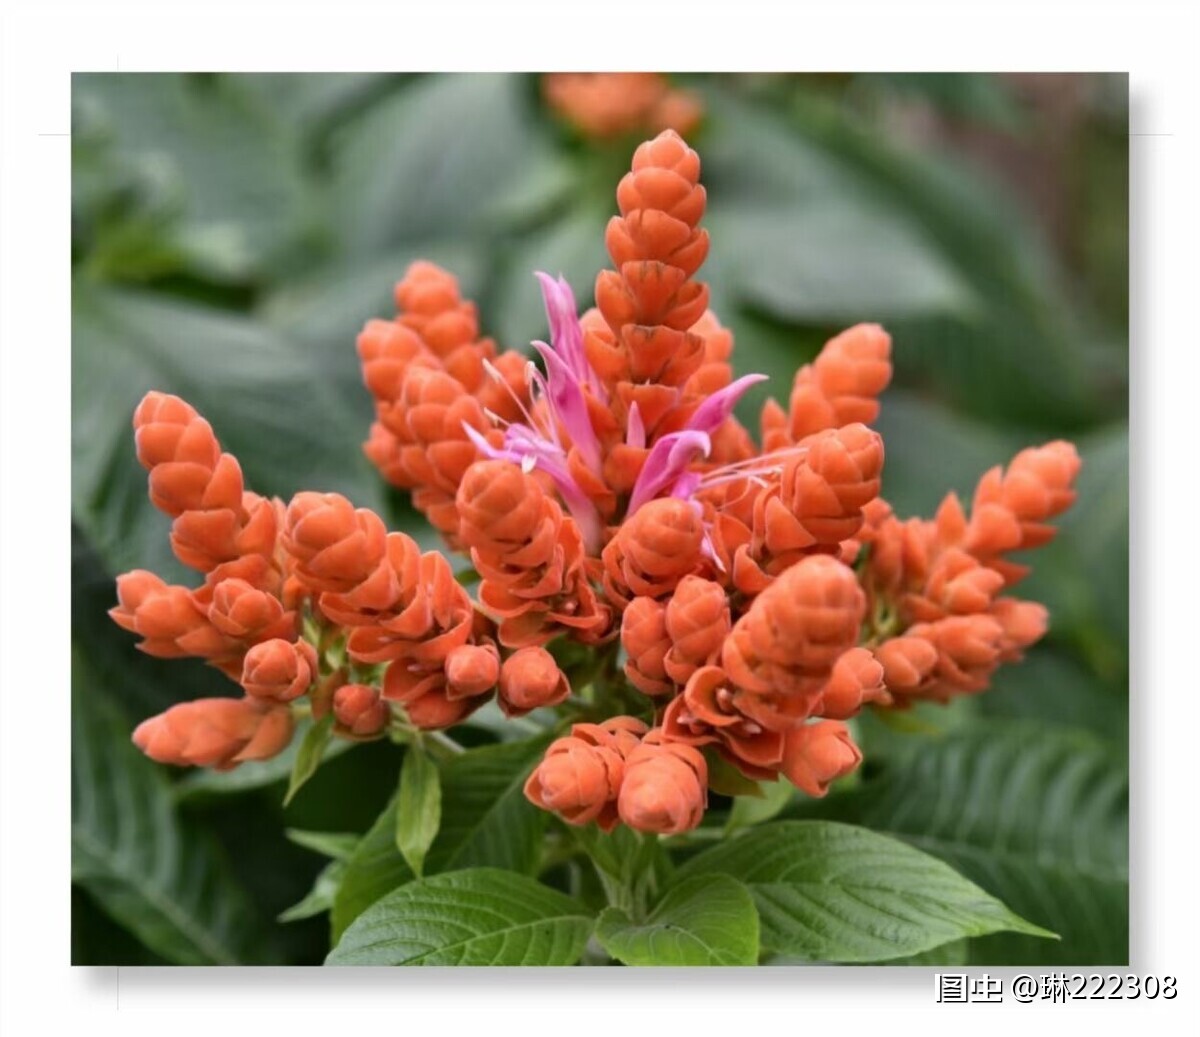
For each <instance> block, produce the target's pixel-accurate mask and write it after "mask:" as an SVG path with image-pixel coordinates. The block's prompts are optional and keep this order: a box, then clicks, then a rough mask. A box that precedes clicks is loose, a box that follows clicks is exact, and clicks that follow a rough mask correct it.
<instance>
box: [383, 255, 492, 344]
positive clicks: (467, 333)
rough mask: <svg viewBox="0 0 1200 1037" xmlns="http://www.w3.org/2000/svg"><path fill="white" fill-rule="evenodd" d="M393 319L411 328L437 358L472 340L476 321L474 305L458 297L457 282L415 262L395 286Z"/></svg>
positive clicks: (432, 265)
mask: <svg viewBox="0 0 1200 1037" xmlns="http://www.w3.org/2000/svg"><path fill="white" fill-rule="evenodd" d="M395 298H396V307H397V309H399V310H400V316H399V317H398V318H397V320H398V321H399V322H400V323H402V324H404V325H405V326H406V327H409V328H412V329H413V330H414V331H416V332H417V334H419V335H420V336H421V338H422V339H424V340H425V343H426V344H427V345H428V346H429V348H430V349H431V350H433V352H434V353H436V354H437V355H438V356H440V357H446V356H449V355H450V354H451V353H452V352H453V351H454V350H456V349H458V348H459V347H461V346H464V345H467V344H468V343H472V342H474V341H475V339H476V337H477V336H478V334H479V322H478V319H477V316H476V311H475V304H474V303H470V302H465V301H464V300H463V298H462V296H461V295H460V294H459V287H458V279H457V278H456V277H455V276H454V275H453V274H451V273H450V272H449V271H447V270H443V269H442V268H441V267H440V266H438V265H437V264H436V263H430V262H428V261H427V260H418V261H417V262H415V263H412V264H411V265H410V266H409V268H408V269H407V270H406V271H405V273H404V278H403V280H401V281H399V282H398V283H397V284H396V288H395Z"/></svg>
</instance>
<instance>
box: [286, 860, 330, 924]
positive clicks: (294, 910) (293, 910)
mask: <svg viewBox="0 0 1200 1037" xmlns="http://www.w3.org/2000/svg"><path fill="white" fill-rule="evenodd" d="M345 873H346V862H345V861H343V860H333V861H330V862H329V863H328V864H326V865H325V867H324V868H322V869H321V871H320V873H319V874H318V875H317V878H316V881H315V882H314V883H313V888H312V889H311V890H310V891H309V892H308V893H307V894H306V895H305V897H304V899H303V900H301V901H300V902H299V903H296V904H293V905H292V906H291V907H289V908H288V909H287V910H286V911H284V912H282V913H281V914H280V915H279V921H281V922H299V921H302V920H303V919H305V918H312V917H314V916H315V915H319V914H323V913H324V912H326V911H328V910H330V909H331V908H332V907H333V899H334V897H335V896H336V895H337V891H338V887H339V886H340V885H341V884H342V877H343V876H344V875H345Z"/></svg>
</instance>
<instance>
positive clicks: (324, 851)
mask: <svg viewBox="0 0 1200 1037" xmlns="http://www.w3.org/2000/svg"><path fill="white" fill-rule="evenodd" d="M283 834H284V835H286V836H287V837H288V839H290V840H291V841H292V842H294V843H295V844H296V845H297V846H303V847H304V848H305V849H306V850H312V851H313V853H319V854H321V856H323V857H329V858H330V859H331V860H335V861H344V860H346V859H347V858H349V856H350V855H351V854H352V853H353V852H354V848H355V847H356V846H357V845H358V842H359V836H357V835H355V834H354V833H353V832H305V831H302V830H301V829H299V828H287V829H284V833H283Z"/></svg>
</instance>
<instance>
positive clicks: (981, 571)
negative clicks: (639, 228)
mask: <svg viewBox="0 0 1200 1037" xmlns="http://www.w3.org/2000/svg"><path fill="white" fill-rule="evenodd" d="M1003 586H1004V577H1003V576H1001V575H1000V574H999V573H998V572H995V571H994V570H992V569H989V568H987V567H986V566H984V565H981V564H980V563H979V561H978V560H977V559H976V558H975V557H974V556H973V555H970V554H968V553H967V552H966V551H963V550H961V549H959V548H956V547H951V548H947V549H946V550H944V551H942V552H941V553H940V554H938V556H937V559H936V561H934V563H933V565H932V567H931V569H930V571H929V576H928V578H927V580H926V581H925V587H924V589H923V590H922V592H921V593H920V594H912V595H908V596H907V597H906V598H905V605H906V607H907V610H908V612H909V614H910V615H911V616H912V617H913V618H914V619H916V620H921V621H925V622H930V621H933V620H937V619H941V618H942V617H944V616H946V615H968V614H971V613H974V612H986V611H987V610H988V609H989V608H990V607H991V605H992V599H993V598H995V596H996V595H997V594H998V593H999V592H1000V590H1001V589H1002V588H1003Z"/></svg>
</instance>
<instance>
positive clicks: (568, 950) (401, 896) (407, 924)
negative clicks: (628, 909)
mask: <svg viewBox="0 0 1200 1037" xmlns="http://www.w3.org/2000/svg"><path fill="white" fill-rule="evenodd" d="M592 926H593V919H592V917H591V916H590V915H589V914H588V912H587V910H586V909H585V908H584V907H582V906H581V905H579V904H577V903H576V902H575V901H573V900H571V899H570V898H569V897H566V896H564V895H563V894H562V893H559V892H557V891H556V890H553V889H550V888H549V887H547V886H543V885H541V884H540V883H538V882H535V881H534V880H533V879H530V878H527V877H525V876H524V875H514V874H513V873H512V872H508V871H500V870H499V869H496V868H472V869H469V870H466V871H452V872H447V873H446V874H444V875H436V876H434V877H433V878H427V879H420V880H418V881H416V882H410V883H409V884H408V885H407V886H402V887H401V888H400V889H397V890H395V891H393V892H392V893H389V894H388V895H387V896H386V897H384V898H383V899H382V900H380V901H378V902H377V903H375V904H374V905H372V906H371V907H370V908H369V909H368V910H367V911H365V912H364V913H363V914H362V915H361V916H360V917H359V918H358V919H357V920H356V921H355V922H354V924H353V925H351V926H350V928H349V929H347V930H346V932H345V935H344V936H343V937H342V939H341V940H340V941H339V942H338V945H337V946H336V947H335V948H334V949H333V951H332V952H331V953H330V955H329V957H328V958H327V959H326V961H325V963H326V964H327V965H573V964H575V962H577V961H578V960H579V958H580V956H581V955H582V954H583V948H584V945H585V944H586V943H587V939H588V936H589V935H590V933H591V931H592Z"/></svg>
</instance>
